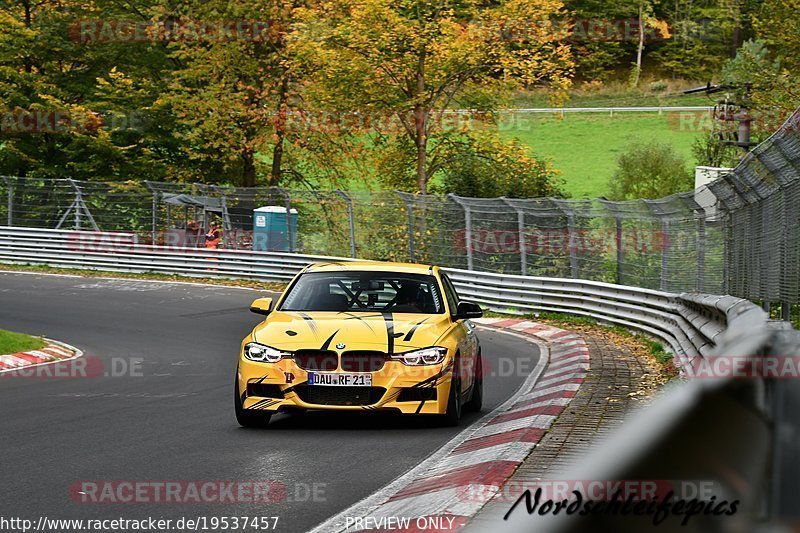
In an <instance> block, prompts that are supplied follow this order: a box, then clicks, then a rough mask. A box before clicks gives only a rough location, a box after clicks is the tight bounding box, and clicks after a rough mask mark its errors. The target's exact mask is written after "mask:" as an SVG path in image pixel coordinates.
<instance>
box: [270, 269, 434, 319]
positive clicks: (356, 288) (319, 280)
mask: <svg viewBox="0 0 800 533" xmlns="http://www.w3.org/2000/svg"><path fill="white" fill-rule="evenodd" d="M443 309H444V306H443V305H442V298H441V296H440V294H439V289H438V287H437V284H436V278H434V277H433V276H430V275H423V274H402V273H397V272H312V273H308V274H303V275H302V276H300V278H299V279H298V280H297V283H295V285H294V286H293V287H292V288H291V290H290V291H289V294H288V295H287V296H286V299H285V300H284V302H283V304H282V305H281V311H381V312H390V313H425V314H432V313H441V312H443Z"/></svg>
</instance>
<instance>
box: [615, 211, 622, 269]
mask: <svg viewBox="0 0 800 533" xmlns="http://www.w3.org/2000/svg"><path fill="white" fill-rule="evenodd" d="M614 224H615V226H616V233H617V235H616V239H617V285H622V217H621V216H620V214H619V213H614Z"/></svg>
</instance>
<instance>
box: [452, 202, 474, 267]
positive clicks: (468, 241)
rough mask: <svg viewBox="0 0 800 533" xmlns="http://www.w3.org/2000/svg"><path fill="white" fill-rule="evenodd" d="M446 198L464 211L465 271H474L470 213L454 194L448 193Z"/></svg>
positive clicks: (466, 206)
mask: <svg viewBox="0 0 800 533" xmlns="http://www.w3.org/2000/svg"><path fill="white" fill-rule="evenodd" d="M447 197H448V198H450V199H451V200H453V201H454V202H455V203H457V204H458V205H460V206H461V209H463V210H464V245H465V248H466V250H467V270H474V268H473V266H474V265H473V258H472V212H471V211H470V209H469V206H468V205H467V204H465V203H464V202H462V201H461V199H459V197H458V196H456V195H455V194H453V193H450V194H448V195H447Z"/></svg>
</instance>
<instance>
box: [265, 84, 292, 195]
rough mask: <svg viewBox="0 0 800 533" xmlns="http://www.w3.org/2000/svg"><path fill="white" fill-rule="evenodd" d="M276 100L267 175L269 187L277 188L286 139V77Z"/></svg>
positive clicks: (279, 182) (287, 96)
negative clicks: (272, 138) (272, 146)
mask: <svg viewBox="0 0 800 533" xmlns="http://www.w3.org/2000/svg"><path fill="white" fill-rule="evenodd" d="M278 98H279V99H278V115H277V117H276V119H275V148H273V149H272V170H271V171H270V174H269V185H270V187H278V186H280V184H281V168H282V165H283V143H284V138H285V137H286V102H287V101H288V99H289V77H288V76H286V75H285V76H284V77H283V80H282V81H281V86H280V92H279V96H278Z"/></svg>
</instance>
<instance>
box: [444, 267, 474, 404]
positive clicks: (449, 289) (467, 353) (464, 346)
mask: <svg viewBox="0 0 800 533" xmlns="http://www.w3.org/2000/svg"><path fill="white" fill-rule="evenodd" d="M441 276H442V285H443V286H444V294H445V299H446V300H447V307H448V309H449V311H450V316H451V317H452V316H454V315H455V314H456V310H457V309H458V302H459V298H458V293H457V292H456V289H455V287H454V286H453V282H452V281H450V278H448V277H447V274H444V273H442V274H441ZM455 324H456V331H455V332H454V333H455V334H456V338H457V339H458V348H459V353H460V354H461V361H460V368H459V371H460V373H461V392H462V393H463V392H466V391H467V390H469V388H470V387H472V381H473V379H474V377H475V373H474V372H473V371H472V369H473V367H474V365H475V360H476V357H477V346H478V340H477V337H476V335H475V327H474V326H473V325H472V324H471V323H470V322H469V320H464V319H461V320H456V321H455Z"/></svg>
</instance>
